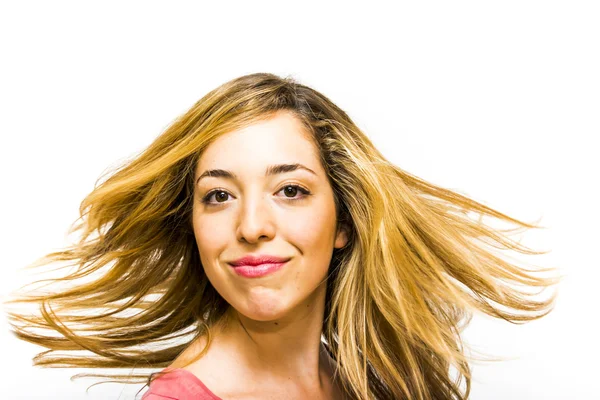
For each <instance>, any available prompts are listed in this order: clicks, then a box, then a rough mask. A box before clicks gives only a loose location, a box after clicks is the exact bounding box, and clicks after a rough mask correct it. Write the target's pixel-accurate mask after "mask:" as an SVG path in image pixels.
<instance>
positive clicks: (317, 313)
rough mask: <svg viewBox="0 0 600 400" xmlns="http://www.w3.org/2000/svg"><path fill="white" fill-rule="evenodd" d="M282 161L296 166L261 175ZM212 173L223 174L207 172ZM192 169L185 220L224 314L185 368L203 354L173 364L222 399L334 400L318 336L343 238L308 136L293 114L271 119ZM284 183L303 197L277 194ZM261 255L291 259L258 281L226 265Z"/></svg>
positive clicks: (336, 392)
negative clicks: (335, 253) (225, 173)
mask: <svg viewBox="0 0 600 400" xmlns="http://www.w3.org/2000/svg"><path fill="white" fill-rule="evenodd" d="M282 164H287V165H290V164H296V165H301V166H302V168H296V169H293V170H289V169H287V170H286V171H282V172H278V173H275V174H269V173H268V171H269V167H270V166H274V165H282ZM304 167H306V168H304ZM212 170H226V171H229V172H228V175H229V176H228V177H225V176H223V174H220V175H219V176H213V175H208V174H207V171H212ZM195 172H196V188H195V199H194V206H193V217H192V222H193V227H194V235H195V237H196V243H197V245H198V250H199V253H200V259H201V262H202V267H203V268H204V272H205V273H206V276H207V278H208V279H209V281H210V283H211V284H212V286H213V287H214V288H215V289H216V290H217V291H218V292H219V294H220V295H221V296H222V297H223V298H224V299H225V300H226V301H227V302H228V303H229V304H230V306H231V307H230V310H229V313H228V314H227V317H228V318H227V321H228V323H227V324H225V325H224V327H223V329H222V330H220V331H218V332H215V335H214V337H213V341H212V343H211V345H210V346H209V349H208V351H207V353H206V354H205V355H204V356H203V357H201V358H200V359H198V360H195V361H193V362H191V363H190V364H189V365H187V366H183V365H184V364H185V363H186V362H187V361H192V360H194V359H195V358H196V356H197V355H198V354H199V353H200V351H201V350H202V349H203V347H204V344H205V343H206V340H205V338H200V339H198V340H197V341H196V343H193V344H192V345H191V346H190V347H189V348H188V349H187V350H186V351H185V352H184V353H183V354H182V355H181V357H179V358H178V360H176V362H175V363H174V365H173V367H179V368H181V367H183V368H184V369H187V370H188V371H190V372H192V373H193V374H195V375H196V376H197V377H198V378H199V379H200V380H201V381H202V382H203V383H204V384H205V385H206V386H207V387H208V388H210V390H211V391H213V393H215V394H216V395H217V396H219V397H221V398H223V399H224V400H233V399H262V400H264V399H269V398H273V399H282V398H284V399H341V398H342V397H341V392H342V391H341V390H340V387H339V385H336V383H335V382H334V381H333V368H334V365H333V361H332V360H331V359H330V358H329V357H328V355H327V354H326V352H324V349H323V346H322V344H321V333H322V324H323V317H324V308H325V290H326V279H327V274H328V271H329V266H330V261H331V256H332V252H333V250H334V249H335V248H341V247H343V246H345V245H346V243H347V241H348V238H347V232H346V230H345V229H344V227H338V225H337V219H336V210H335V204H334V197H333V189H332V188H331V185H330V183H329V180H328V178H327V174H326V172H325V170H324V168H323V166H322V165H321V161H320V157H319V152H318V149H317V148H316V146H315V144H314V143H313V142H312V140H311V139H310V136H309V135H308V134H307V132H306V131H305V130H304V129H303V127H302V125H301V123H300V122H299V121H298V120H297V119H296V117H294V116H293V115H292V114H290V113H288V112H279V113H277V114H275V115H274V116H273V117H272V118H270V119H268V120H262V121H257V122H255V123H254V124H251V125H249V126H248V127H245V128H243V129H240V130H237V131H233V132H230V133H227V134H225V135H223V136H221V137H219V138H217V139H216V140H215V141H214V142H212V143H211V144H210V145H209V146H208V147H207V148H206V149H205V151H204V152H203V154H202V155H201V157H200V159H199V160H198V165H197V168H196V171H195ZM289 185H299V186H300V187H301V188H302V189H303V190H298V189H297V190H293V191H292V192H290V191H289V190H285V189H286V188H287V189H289ZM286 192H287V193H286ZM305 192H306V193H305ZM307 193H308V194H307ZM217 194H218V195H217ZM290 194H292V195H293V196H289V195H290ZM338 228H339V229H338ZM262 253H264V254H270V255H275V256H279V257H285V258H288V259H289V261H288V262H287V263H286V265H285V266H284V267H283V268H282V269H280V270H278V271H277V272H275V273H273V274H270V275H267V276H264V277H260V278H256V279H255V278H252V279H249V278H246V277H242V276H239V275H238V274H236V273H235V272H233V268H232V267H231V266H230V265H229V263H230V262H231V261H232V260H236V259H238V258H239V257H242V256H244V255H247V254H262ZM215 331H216V330H215Z"/></svg>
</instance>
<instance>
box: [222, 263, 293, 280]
mask: <svg viewBox="0 0 600 400" xmlns="http://www.w3.org/2000/svg"><path fill="white" fill-rule="evenodd" d="M285 264H287V261H286V262H280V263H265V264H259V265H238V266H232V265H231V264H230V267H231V268H233V271H234V272H235V273H236V274H238V275H241V276H243V277H246V278H260V277H261V276H265V275H269V274H272V273H273V272H275V271H278V270H279V269H281V267H283V266H284V265H285Z"/></svg>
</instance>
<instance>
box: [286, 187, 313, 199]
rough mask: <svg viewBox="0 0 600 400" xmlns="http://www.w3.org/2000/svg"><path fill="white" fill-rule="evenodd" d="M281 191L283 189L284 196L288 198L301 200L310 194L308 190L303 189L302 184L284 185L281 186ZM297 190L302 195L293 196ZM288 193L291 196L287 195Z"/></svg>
mask: <svg viewBox="0 0 600 400" xmlns="http://www.w3.org/2000/svg"><path fill="white" fill-rule="evenodd" d="M281 191H284V195H285V197H286V198H289V199H290V200H301V199H303V198H304V197H306V196H308V195H310V192H309V191H308V190H307V189H304V188H303V187H302V186H299V185H285V186H284V187H282V188H281V190H279V192H281ZM298 191H300V193H302V195H303V196H301V197H297V198H296V197H295V196H296V194H297V193H298ZM279 192H278V193H279ZM288 194H289V195H291V197H288V196H287V195H288Z"/></svg>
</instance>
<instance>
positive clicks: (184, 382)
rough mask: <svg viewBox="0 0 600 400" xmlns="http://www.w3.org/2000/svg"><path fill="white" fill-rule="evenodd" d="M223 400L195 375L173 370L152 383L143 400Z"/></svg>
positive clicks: (178, 369) (179, 369)
mask: <svg viewBox="0 0 600 400" xmlns="http://www.w3.org/2000/svg"><path fill="white" fill-rule="evenodd" d="M191 399H194V400H222V399H221V398H220V397H218V396H217V395H215V394H214V393H213V392H211V391H210V389H208V388H207V387H206V385H205V384H204V383H203V382H202V381H201V380H200V379H199V378H198V377H197V376H196V375H194V374H193V373H191V372H190V371H187V370H185V369H181V368H175V369H172V370H170V371H168V372H166V373H164V374H163V375H161V376H160V377H158V378H156V379H155V380H153V381H152V383H150V388H149V389H148V391H147V392H146V393H144V396H143V397H142V400H191Z"/></svg>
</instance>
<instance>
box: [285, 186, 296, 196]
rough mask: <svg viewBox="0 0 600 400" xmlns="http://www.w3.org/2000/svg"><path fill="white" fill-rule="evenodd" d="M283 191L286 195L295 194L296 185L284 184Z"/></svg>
mask: <svg viewBox="0 0 600 400" xmlns="http://www.w3.org/2000/svg"><path fill="white" fill-rule="evenodd" d="M283 192H284V193H285V195H286V196H288V195H289V196H288V197H294V196H296V193H298V186H286V187H285V188H284V189H283Z"/></svg>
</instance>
